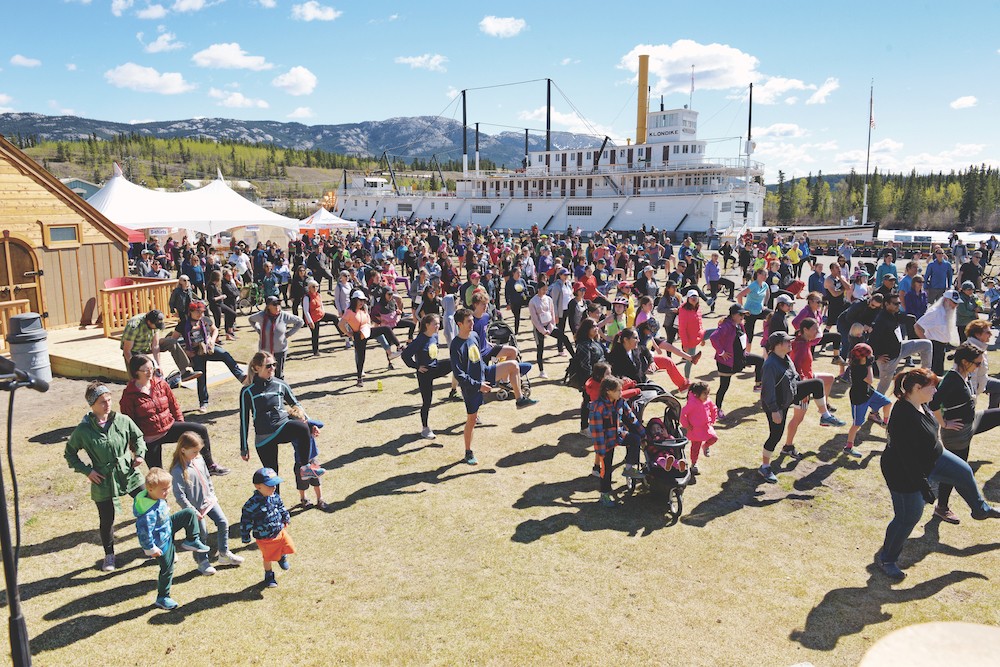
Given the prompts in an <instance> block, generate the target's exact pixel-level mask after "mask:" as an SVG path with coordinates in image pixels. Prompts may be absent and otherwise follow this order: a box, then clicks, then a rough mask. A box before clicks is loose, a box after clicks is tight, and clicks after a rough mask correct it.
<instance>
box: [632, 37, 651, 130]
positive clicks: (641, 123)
mask: <svg viewBox="0 0 1000 667" xmlns="http://www.w3.org/2000/svg"><path fill="white" fill-rule="evenodd" d="M637 104H638V108H637V109H636V114H635V143H637V144H644V143H646V113H647V112H648V111H649V56H648V55H642V56H639V101H638V103H637Z"/></svg>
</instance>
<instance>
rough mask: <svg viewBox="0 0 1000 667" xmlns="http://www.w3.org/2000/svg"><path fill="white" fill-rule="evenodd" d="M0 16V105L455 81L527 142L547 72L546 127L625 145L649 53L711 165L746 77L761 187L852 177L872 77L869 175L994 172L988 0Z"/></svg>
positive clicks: (112, 113)
mask: <svg viewBox="0 0 1000 667" xmlns="http://www.w3.org/2000/svg"><path fill="white" fill-rule="evenodd" d="M748 10H750V11H748ZM4 24H5V26H6V27H7V29H6V30H5V31H4V39H3V40H2V41H0V113H3V112H11V111H18V112H36V113H43V114H49V115H77V116H82V117H86V118H96V119H101V120H110V121H117V122H143V121H152V120H156V121H166V120H180V119H186V118H194V117H225V118H239V119H247V120H278V121H295V122H300V123H305V124H307V125H320V124H338V123H353V122H361V121H366V120H382V119H386V118H391V117H398V116H424V115H443V116H446V117H448V118H456V119H459V120H461V106H460V104H459V100H458V99H457V94H458V91H460V90H463V89H468V90H469V93H468V122H469V123H470V125H471V124H472V123H476V122H479V123H480V128H481V131H483V132H487V133H491V134H492V133H496V132H500V131H504V130H513V131H518V132H523V130H524V129H525V128H529V129H531V130H532V131H540V132H541V131H544V127H545V84H544V81H537V80H538V79H543V80H544V79H545V78H550V79H552V81H553V82H554V88H553V90H554V92H553V128H554V129H557V130H568V131H573V132H582V133H588V134H591V133H592V134H596V135H598V136H599V137H600V138H603V135H604V134H607V135H609V136H610V137H611V138H612V139H613V140H614V141H616V142H618V143H619V144H624V142H625V141H626V140H627V139H629V138H633V140H634V137H635V132H636V131H635V121H636V87H637V84H636V71H637V68H638V57H637V56H638V55H639V54H640V53H647V54H649V55H650V56H651V60H650V87H651V89H652V90H651V97H650V104H651V108H658V105H659V102H660V95H663V96H664V103H665V105H666V108H668V109H669V108H678V107H681V106H683V105H685V104H688V102H689V101H690V102H691V103H692V108H693V109H695V110H696V111H698V112H699V114H700V115H699V128H698V138H699V139H703V140H707V141H710V142H711V144H710V146H709V148H708V156H709V157H710V158H735V157H737V155H738V153H739V150H740V146H741V142H740V138H741V137H742V138H745V137H746V132H747V123H748V112H749V105H748V104H747V99H746V98H747V95H746V93H747V88H748V85H749V84H750V83H751V82H752V83H753V84H754V96H753V108H752V133H753V138H754V140H755V141H756V142H757V146H756V151H755V153H754V159H756V160H759V161H761V162H763V163H764V166H765V174H766V176H765V178H766V180H767V182H769V183H772V182H774V181H775V180H776V179H777V175H778V171H779V170H782V171H784V172H785V174H786V177H789V178H790V177H793V176H794V177H803V176H806V175H807V174H808V173H810V172H811V173H813V174H815V173H817V172H819V171H823V172H825V173H842V172H846V171H849V170H850V169H851V168H852V167H853V168H854V169H856V170H858V171H859V172H864V170H865V148H866V142H867V138H868V130H869V119H870V117H869V90H870V87H871V86H872V85H873V83H874V114H873V116H874V129H873V130H872V137H871V168H872V169H875V168H878V169H879V170H880V171H882V172H885V171H891V172H898V171H907V172H908V171H909V170H911V169H916V170H917V171H918V172H929V171H935V172H936V171H939V170H941V171H945V172H947V171H949V170H952V169H955V170H959V169H963V168H965V167H967V166H968V165H970V164H979V163H983V162H985V163H988V164H994V165H996V164H1000V128H998V124H997V123H996V122H995V118H996V115H997V111H998V108H1000V107H998V98H1000V89H998V86H997V85H996V82H997V81H1000V33H998V32H997V31H996V26H997V25H998V24H1000V3H986V2H971V1H969V2H966V1H956V2H950V3H947V5H942V4H940V3H934V4H931V3H929V2H908V3H905V5H904V4H898V5H897V4H896V3H873V2H854V1H853V0H842V1H841V2H838V3H800V2H795V3H792V2H764V3H755V4H753V3H751V4H748V3H746V2H728V1H727V0H716V1H715V2H713V3H710V4H705V3H691V2H683V3H682V2H673V1H670V0H659V1H658V2H645V1H643V0H638V1H634V2H631V3H627V4H622V5H618V4H616V3H608V2H606V1H600V2H592V1H590V0H577V1H576V2H556V1H551V2H544V3H542V2H537V0H536V1H534V2H518V1H516V0H515V1H508V2H503V3H485V2H474V1H468V0H466V1H465V2H452V1H450V0H448V1H446V0H441V1H438V0H432V1H431V2H422V3H414V2H405V3H404V2H360V1H352V2H345V1H343V0H339V1H337V0H33V1H31V2H28V1H18V2H10V3H6V6H5V8H4ZM14 27H16V29H12V28H14ZM692 66H693V76H694V92H693V95H692V93H691V87H692ZM525 81H531V83H522V84H520V85H512V86H502V85H501V84H508V83H518V82H525ZM494 86H497V87H494ZM475 88H483V89H482V90H473V89H475ZM470 141H471V138H470ZM455 157H458V156H455Z"/></svg>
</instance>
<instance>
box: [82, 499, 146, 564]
mask: <svg viewBox="0 0 1000 667" xmlns="http://www.w3.org/2000/svg"><path fill="white" fill-rule="evenodd" d="M145 488H146V487H145V486H144V485H142V484H140V485H139V488H137V489H133V490H132V491H131V492H129V495H130V496H132V497H133V498H135V497H136V496H137V495H139V492H140V491H142V490H143V489H145ZM95 504H96V505H97V516H98V517H100V521H101V528H100V531H101V544H102V545H103V546H104V554H105V555H106V556H109V555H111V554H113V553H114V552H115V501H114V499H113V498H108V499H107V500H98V501H96V503H95Z"/></svg>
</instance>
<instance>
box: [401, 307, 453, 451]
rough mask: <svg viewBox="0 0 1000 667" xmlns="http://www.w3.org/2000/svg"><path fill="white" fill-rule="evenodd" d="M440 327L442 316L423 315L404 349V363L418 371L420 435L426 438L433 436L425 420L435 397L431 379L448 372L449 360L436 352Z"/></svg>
mask: <svg viewBox="0 0 1000 667" xmlns="http://www.w3.org/2000/svg"><path fill="white" fill-rule="evenodd" d="M440 329H441V318H440V317H439V316H437V315H425V316H424V317H423V319H421V320H420V333H419V334H417V337H416V338H414V339H413V342H411V343H410V344H409V345H407V346H406V349H405V350H403V363H405V364H406V365H407V366H409V367H410V368H412V369H414V370H415V371H417V386H418V387H419V388H420V398H421V401H422V403H421V405H420V424H421V426H422V427H423V430H422V431H421V432H420V435H421V436H422V437H424V438H427V439H428V440H433V439H434V438H435V435H434V431H432V430H431V427H430V426H429V425H428V423H427V419H428V417H429V416H430V412H431V401H432V400H433V399H434V380H437V379H438V378H442V377H445V376H446V375H451V359H449V358H448V357H447V355H445V358H444V359H440V358H439V355H438V352H439V350H438V331H439V330H440ZM451 386H452V391H456V390H457V389H458V380H457V378H455V376H454V375H452V378H451Z"/></svg>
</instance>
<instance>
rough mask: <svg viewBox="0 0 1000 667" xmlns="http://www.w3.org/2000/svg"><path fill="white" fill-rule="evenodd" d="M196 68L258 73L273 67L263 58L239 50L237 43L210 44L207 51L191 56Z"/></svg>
mask: <svg viewBox="0 0 1000 667" xmlns="http://www.w3.org/2000/svg"><path fill="white" fill-rule="evenodd" d="M191 60H192V61H194V64H195V65H197V66H198V67H216V68H219V69H249V70H254V71H255V72H259V71H261V70H265V69H271V68H273V67H274V65H272V64H271V63H269V62H267V60H266V59H265V58H264V56H251V55H250V54H248V53H247V52H246V51H244V50H243V49H241V48H240V45H239V44H238V43H237V42H231V43H228V44H212V45H211V46H210V47H208V48H207V49H204V50H202V51H199V52H198V53H196V54H194V55H193V56H191Z"/></svg>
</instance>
